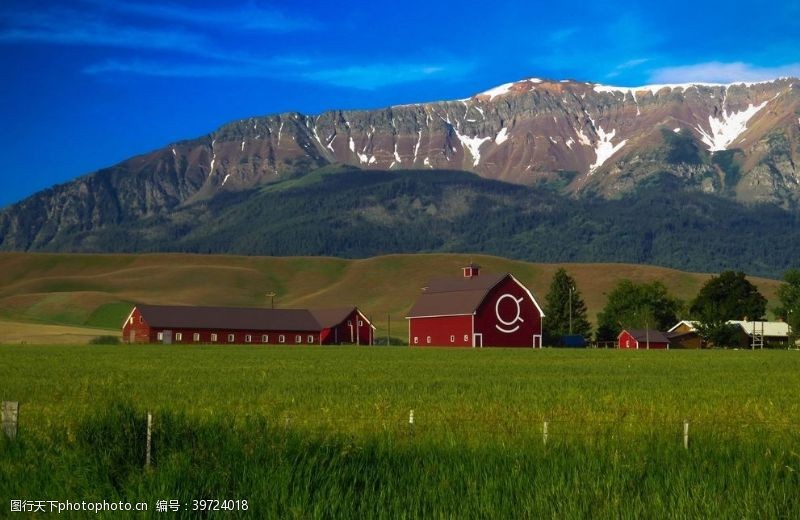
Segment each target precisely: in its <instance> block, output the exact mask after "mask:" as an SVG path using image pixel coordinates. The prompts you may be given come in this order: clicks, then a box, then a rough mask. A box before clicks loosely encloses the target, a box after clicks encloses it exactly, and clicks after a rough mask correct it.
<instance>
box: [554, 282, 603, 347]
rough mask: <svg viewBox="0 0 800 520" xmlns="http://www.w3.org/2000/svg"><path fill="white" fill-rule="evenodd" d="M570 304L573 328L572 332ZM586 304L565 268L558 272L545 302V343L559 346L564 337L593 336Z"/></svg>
mask: <svg viewBox="0 0 800 520" xmlns="http://www.w3.org/2000/svg"><path fill="white" fill-rule="evenodd" d="M570 302H571V303H572V305H571V315H572V320H571V321H572V328H571V331H570ZM586 314H587V313H586V303H585V302H584V301H583V298H582V297H581V293H580V291H578V289H577V286H576V285H575V280H574V279H573V278H572V277H571V276H570V275H569V274H567V271H566V270H564V269H563V268H561V269H559V270H558V271H556V273H555V274H554V275H553V281H552V282H550V291H549V292H548V293H547V296H545V302H544V322H543V324H542V328H543V329H544V337H545V343H546V344H548V345H555V344H558V343H559V342H560V340H561V337H562V336H565V335H567V334H579V335H581V336H584V337H587V336H589V335H590V334H591V331H592V325H591V324H590V323H589V319H588V318H587V316H586Z"/></svg>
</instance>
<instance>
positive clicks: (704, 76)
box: [650, 61, 800, 84]
mask: <svg viewBox="0 0 800 520" xmlns="http://www.w3.org/2000/svg"><path fill="white" fill-rule="evenodd" d="M786 76H800V63H789V64H786V65H779V66H775V67H760V66H758V65H751V64H749V63H743V62H740V61H736V62H730V63H724V62H719V61H709V62H705V63H696V64H694V65H681V66H677V67H663V68H660V69H656V70H654V71H653V72H652V73H651V74H650V82H651V83H659V84H661V83H692V82H705V83H735V82H737V81H765V80H771V79H775V78H779V77H786Z"/></svg>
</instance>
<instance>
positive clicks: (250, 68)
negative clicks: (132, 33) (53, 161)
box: [84, 56, 471, 90]
mask: <svg viewBox="0 0 800 520" xmlns="http://www.w3.org/2000/svg"><path fill="white" fill-rule="evenodd" d="M469 70H471V66H469V65H464V64H459V63H439V64H416V63H375V64H370V65H362V66H343V67H328V68H325V67H322V66H321V65H320V64H319V63H315V62H312V61H310V60H306V59H303V58H300V57H296V56H288V57H276V58H270V59H265V60H255V59H249V60H245V59H243V60H233V59H232V60H229V61H226V62H216V63H180V62H166V61H147V60H138V59H137V60H119V59H112V60H106V61H104V62H100V63H96V64H93V65H90V66H88V67H86V68H85V69H84V72H85V73H86V74H90V75H103V74H129V75H138V76H159V77H176V78H179V77H183V78H210V77H232V78H237V77H238V78H276V79H285V80H301V81H310V82H314V83H322V84H326V85H332V86H337V87H347V88H357V89H361V90H375V89H378V88H382V87H387V86H390V85H397V84H402V83H412V82H417V81H424V80H426V79H432V78H437V79H441V78H448V79H453V78H459V77H462V76H463V75H464V74H465V73H466V72H468V71H469Z"/></svg>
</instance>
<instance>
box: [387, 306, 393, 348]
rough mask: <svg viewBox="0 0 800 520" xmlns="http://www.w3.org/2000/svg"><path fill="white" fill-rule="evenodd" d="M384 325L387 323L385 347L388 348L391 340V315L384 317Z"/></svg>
mask: <svg viewBox="0 0 800 520" xmlns="http://www.w3.org/2000/svg"><path fill="white" fill-rule="evenodd" d="M386 323H387V327H386V346H387V347H388V346H389V342H390V341H391V339H392V315H391V314H387V315H386Z"/></svg>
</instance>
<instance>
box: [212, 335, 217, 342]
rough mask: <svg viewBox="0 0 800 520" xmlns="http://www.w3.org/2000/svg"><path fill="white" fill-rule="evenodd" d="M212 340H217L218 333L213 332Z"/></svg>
mask: <svg viewBox="0 0 800 520" xmlns="http://www.w3.org/2000/svg"><path fill="white" fill-rule="evenodd" d="M211 341H212V342H214V341H217V335H216V334H212V335H211Z"/></svg>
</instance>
